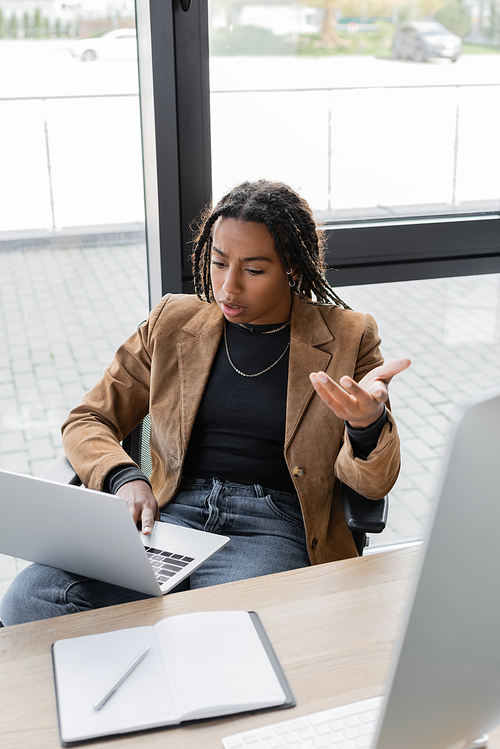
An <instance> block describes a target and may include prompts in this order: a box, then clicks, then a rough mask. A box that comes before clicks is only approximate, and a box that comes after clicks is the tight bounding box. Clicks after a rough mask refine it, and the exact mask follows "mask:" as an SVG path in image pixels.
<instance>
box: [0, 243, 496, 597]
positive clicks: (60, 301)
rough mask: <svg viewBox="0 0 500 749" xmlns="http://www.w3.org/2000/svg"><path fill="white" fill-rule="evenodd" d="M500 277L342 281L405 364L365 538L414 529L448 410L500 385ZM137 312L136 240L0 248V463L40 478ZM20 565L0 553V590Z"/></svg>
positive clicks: (141, 269)
mask: <svg viewBox="0 0 500 749" xmlns="http://www.w3.org/2000/svg"><path fill="white" fill-rule="evenodd" d="M499 286H500V276H496V275H492V276H477V277H472V278H452V279H436V280H431V281H412V282H406V283H391V284H380V285H374V286H366V287H349V288H345V289H342V290H341V296H343V298H344V299H345V300H346V301H347V302H348V303H349V304H350V306H351V307H353V308H355V309H357V310H361V311H367V312H371V313H372V314H373V315H374V317H375V318H376V320H377V322H378V324H379V329H380V332H381V335H382V339H383V352H384V355H385V357H386V359H390V358H396V357H400V356H409V357H410V358H411V359H412V362H413V363H412V367H411V368H410V369H409V370H407V371H406V372H404V373H403V374H402V375H401V376H400V377H398V378H397V379H396V380H395V381H394V382H393V384H392V387H391V393H392V395H391V398H392V407H393V411H394V412H395V414H396V417H397V420H398V425H399V430H400V433H401V437H402V444H403V468H402V472H401V476H400V478H399V479H398V482H397V485H396V487H395V489H394V490H393V492H392V493H391V499H390V514H389V527H388V528H387V529H386V531H385V532H384V533H383V534H382V535H381V536H380V537H374V538H373V539H372V545H373V544H386V543H392V542H396V541H402V540H411V539H414V538H418V537H421V536H422V534H423V532H424V529H425V522H426V518H427V516H428V512H429V508H430V503H431V501H432V497H433V493H434V487H435V483H436V476H437V473H438V471H439V467H440V464H441V460H442V456H443V451H444V446H445V443H446V437H447V433H448V428H449V419H450V415H451V414H452V413H453V411H454V409H455V407H456V405H457V404H459V403H461V402H463V401H464V400H465V399H467V397H468V396H471V395H474V394H475V393H477V392H479V391H481V390H484V389H488V388H490V387H495V386H498V385H500V309H499ZM146 315H147V290H146V257H145V249H144V247H143V246H140V245H128V246H120V247H101V248H90V249H84V250H33V251H13V252H0V350H1V352H2V356H1V359H0V466H1V467H2V468H6V469H9V470H14V471H19V472H21V473H32V474H33V475H40V473H41V472H42V471H43V469H44V468H45V466H46V465H48V463H49V462H50V461H51V460H53V458H54V457H56V456H57V455H58V454H60V452H61V442H60V433H59V429H60V425H61V423H62V422H63V421H64V419H65V418H66V415H67V413H68V411H69V410H70V409H71V408H72V407H73V406H74V405H75V404H76V403H78V402H79V400H80V398H81V396H82V394H83V393H84V392H85V391H86V390H87V389H88V388H89V387H91V386H92V385H93V384H94V383H95V382H96V380H97V379H98V378H99V377H100V374H101V372H102V369H103V368H104V366H105V365H106V364H107V363H108V362H109V360H110V358H111V356H112V354H113V352H114V350H115V349H116V348H117V346H118V345H119V344H120V343H121V341H122V340H124V339H125V338H126V337H127V336H128V335H129V334H130V333H131V332H132V331H133V330H134V329H135V327H136V326H137V324H138V323H139V322H141V320H143V319H144V318H145V317H146ZM20 516H22V508H21V507H20ZM24 564H25V563H24V562H20V561H18V560H13V559H12V558H10V557H5V556H1V555H0V596H1V595H2V594H3V592H4V591H5V589H6V588H7V586H8V584H9V582H10V580H11V579H12V578H13V577H14V575H15V574H16V573H17V571H18V570H19V569H20V568H21V567H22V566H23V565H24Z"/></svg>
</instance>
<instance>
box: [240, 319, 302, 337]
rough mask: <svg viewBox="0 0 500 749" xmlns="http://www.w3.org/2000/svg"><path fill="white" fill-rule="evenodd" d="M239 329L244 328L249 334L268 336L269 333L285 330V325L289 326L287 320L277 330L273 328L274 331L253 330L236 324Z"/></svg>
mask: <svg viewBox="0 0 500 749" xmlns="http://www.w3.org/2000/svg"><path fill="white" fill-rule="evenodd" d="M238 325H239V327H240V328H245V330H249V331H250V333H260V335H269V333H279V332H280V330H283V328H286V326H287V325H290V320H287V321H286V322H284V323H283V325H280V326H279V328H274V330H255V329H254V328H249V327H247V326H246V325H245V324H244V323H242V322H239V323H238Z"/></svg>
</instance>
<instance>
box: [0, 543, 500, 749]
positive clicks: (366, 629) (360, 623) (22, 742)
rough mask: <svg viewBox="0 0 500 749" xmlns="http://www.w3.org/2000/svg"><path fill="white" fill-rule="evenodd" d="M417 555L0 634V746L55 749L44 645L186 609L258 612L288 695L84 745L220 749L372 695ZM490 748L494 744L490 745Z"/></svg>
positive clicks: (336, 566)
mask: <svg viewBox="0 0 500 749" xmlns="http://www.w3.org/2000/svg"><path fill="white" fill-rule="evenodd" d="M417 554H418V549H415V548H411V549H403V550H398V551H391V552H383V553H380V554H375V555H371V556H366V557H363V558H362V559H354V560H347V561H343V562H335V563H332V564H325V565H321V566H318V567H312V568H308V569H304V570H294V571H292V572H285V573H281V574H279V575H269V576H266V577H262V578H253V579H251V580H245V581H243V582H240V583H229V584H227V585H220V586H216V587H213V588H205V589H202V590H194V591H187V592H185V593H177V594H172V595H167V596H165V597H163V598H156V599H150V600H148V601H140V602H137V603H131V604H125V605H122V606H114V607H111V608H108V609H101V610H99V611H92V612H88V613H84V614H72V615H70V616H65V617H61V618H58V619H49V620H46V621H43V622H34V623H32V624H23V625H19V626H17V627H12V628H6V629H3V630H0V746H1V747H2V749H31V748H32V747H33V749H56V747H59V746H60V744H59V738H58V732H57V719H56V707H55V700H54V689H53V680H52V667H51V657H50V645H51V643H52V642H53V641H54V640H57V639H60V638H63V637H76V636H78V635H82V634H89V633H96V632H105V631H109V630H112V629H118V628H123V627H133V626H138V625H143V624H154V623H155V622H156V621H158V620H159V619H162V618H164V617H167V616H170V615H173V614H179V613H183V612H189V611H200V610H217V609H218V610H221V609H246V610H255V611H258V612H259V614H260V616H261V618H262V620H263V622H264V625H265V627H266V629H267V631H268V633H269V636H270V638H271V641H272V643H273V645H274V648H275V650H276V652H277V654H278V657H279V659H280V661H281V663H282V665H283V668H284V669H285V672H286V674H287V677H288V679H289V681H290V685H291V687H292V689H293V691H294V694H295V697H296V699H297V706H296V707H295V708H293V709H291V710H286V711H282V712H281V711H276V712H272V713H255V714H253V715H247V716H244V717H238V718H225V719H223V720H217V721H210V722H206V723H199V724H196V725H191V726H186V727H183V728H175V729H165V730H162V731H159V732H148V733H145V734H141V735H139V734H136V735H134V736H130V737H127V738H121V739H113V740H112V741H110V740H107V741H100V742H94V743H93V744H92V746H95V747H96V748H97V747H107V749H109V748H110V747H111V746H112V747H113V749H139V748H142V747H144V748H146V747H147V749H155V748H156V747H162V748H164V747H165V745H166V744H167V743H168V746H169V749H212V748H213V749H221V746H222V744H221V739H222V737H223V736H226V735H228V734H231V733H236V732H238V731H244V730H247V729H249V728H251V727H253V726H257V725H266V724H268V723H273V722H276V721H279V720H283V719H286V718H291V717H293V716H299V715H302V714H304V713H309V712H314V711H316V710H324V709H325V708H327V707H332V706H334V705H338V704H342V703H344V702H350V701H353V700H358V699H363V698H366V697H371V696H374V695H377V694H381V693H382V691H383V687H384V681H385V677H386V673H387V667H388V664H389V659H390V654H391V650H392V647H393V643H394V639H395V636H396V634H397V631H398V624H399V620H400V614H401V611H402V607H403V605H404V602H405V600H406V594H407V590H408V582H409V579H410V576H411V573H412V570H413V567H414V563H415V559H416V557H417ZM493 738H494V737H493V736H492V741H490V747H491V748H492V749H496V747H500V731H499V732H498V736H497V737H495V738H497V741H494V740H493Z"/></svg>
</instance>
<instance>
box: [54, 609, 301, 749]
mask: <svg viewBox="0 0 500 749" xmlns="http://www.w3.org/2000/svg"><path fill="white" fill-rule="evenodd" d="M147 646H150V649H149V651H148V652H147V654H146V656H145V657H144V658H143V660H142V661H141V662H140V663H139V665H138V666H137V667H136V668H135V669H134V670H133V671H132V672H131V673H130V675H129V676H127V678H126V679H125V681H123V683H122V684H121V685H120V686H119V687H118V689H117V690H116V692H115V693H114V694H112V696H111V697H110V698H109V700H108V701H107V702H106V703H105V704H104V706H103V707H102V709H96V708H95V705H96V702H97V703H98V702H99V698H100V697H101V696H102V694H103V693H106V690H107V688H108V687H109V685H110V684H113V682H114V680H115V679H116V677H117V676H119V675H120V674H121V673H123V671H124V669H126V666H127V664H129V663H130V661H131V659H133V658H134V656H136V655H137V654H138V653H140V652H141V651H142V650H143V649H144V648H145V647H147ZM52 658H53V665H54V680H55V686H56V696H57V706H58V718H59V731H60V737H61V741H62V743H63V744H65V745H66V744H68V743H74V742H79V741H85V740H88V739H92V738H97V737H100V736H109V735H114V734H121V733H128V732H131V731H139V730H143V729H149V728H156V727H160V726H172V725H177V724H179V723H183V722H185V721H192V720H200V719H203V718H212V717H216V716H221V715H229V714H234V713H238V712H242V711H246V710H257V709H265V708H270V707H290V706H292V705H293V704H295V701H294V698H293V694H292V692H291V691H290V687H289V686H288V683H287V680H286V678H285V675H284V673H283V671H282V669H281V667H280V664H279V661H278V659H277V657H276V654H275V653H274V650H273V648H272V646H271V643H270V642H269V639H268V638H267V635H266V632H265V630H264V627H263V626H262V623H261V621H260V619H259V617H258V616H257V614H256V613H255V612H247V611H206V612H199V613H194V614H180V615H178V616H172V617H170V618H168V619H162V620H161V621H159V622H157V624H155V625H154V626H153V627H132V628H130V629H122V630H117V631H115V632H106V633H103V634H97V635H86V636H83V637H75V638H71V639H66V640H58V641H57V642H55V643H54V645H53V646H52Z"/></svg>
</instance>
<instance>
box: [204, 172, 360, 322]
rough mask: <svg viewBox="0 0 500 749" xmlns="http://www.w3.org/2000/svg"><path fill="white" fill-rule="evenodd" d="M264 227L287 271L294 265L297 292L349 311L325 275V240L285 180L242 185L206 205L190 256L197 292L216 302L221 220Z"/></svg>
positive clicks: (305, 203) (205, 298) (307, 210)
mask: <svg viewBox="0 0 500 749" xmlns="http://www.w3.org/2000/svg"><path fill="white" fill-rule="evenodd" d="M221 217H222V218H233V219H237V220H238V221H251V222H254V223H257V224H264V226H266V227H267V229H268V231H269V233H270V234H271V236H272V238H273V239H274V244H275V247H276V251H277V253H278V255H279V256H280V258H281V260H282V262H283V264H284V267H285V268H289V267H295V268H296V269H297V271H298V272H299V278H300V282H299V283H298V285H297V288H296V291H297V293H300V295H301V296H303V297H305V298H306V299H308V300H309V301H311V300H312V299H313V295H314V297H315V298H316V301H317V302H319V303H320V304H335V305H336V306H339V307H344V308H345V309H350V308H349V307H348V306H347V304H346V303H345V302H343V301H342V299H340V297H338V296H337V294H336V293H335V292H334V290H333V289H332V287H331V286H330V284H329V283H328V281H327V280H326V277H325V263H324V249H323V238H322V237H321V236H320V235H319V233H318V231H317V229H316V224H315V221H314V218H313V214H312V210H311V208H310V206H309V204H308V203H307V202H306V201H305V200H304V198H301V197H300V195H298V194H297V193H296V192H295V191H294V190H292V189H291V187H288V185H285V184H283V183H281V182H268V181H267V180H263V179H262V180H259V181H258V182H243V183H242V184H241V185H238V186H237V187H235V188H233V189H232V190H231V191H230V192H229V193H227V195H224V197H223V198H221V199H220V200H219V202H218V203H217V205H216V206H215V208H214V209H213V210H212V208H211V206H208V207H207V208H206V210H205V211H204V213H203V214H202V216H201V219H200V223H199V227H198V229H197V233H196V236H195V238H194V242H193V243H194V252H193V254H192V263H193V277H194V286H195V292H196V294H197V296H198V297H199V298H200V299H203V300H205V301H208V302H211V301H212V300H213V294H212V285H211V281H210V261H211V253H212V229H213V226H214V224H215V222H216V221H217V219H219V218H221Z"/></svg>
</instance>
